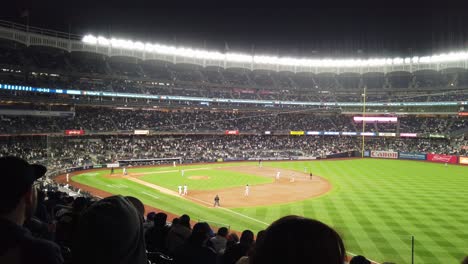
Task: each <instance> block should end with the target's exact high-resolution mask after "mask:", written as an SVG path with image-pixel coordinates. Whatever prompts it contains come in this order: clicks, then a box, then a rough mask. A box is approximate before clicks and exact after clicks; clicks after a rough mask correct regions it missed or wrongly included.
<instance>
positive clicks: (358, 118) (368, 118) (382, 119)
mask: <svg viewBox="0 0 468 264" xmlns="http://www.w3.org/2000/svg"><path fill="white" fill-rule="evenodd" d="M353 119H354V122H362V121H366V122H391V123H395V122H397V121H398V118H397V117H396V116H393V117H381V116H355V117H354V118H353Z"/></svg>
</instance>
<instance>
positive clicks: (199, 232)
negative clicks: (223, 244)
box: [188, 222, 211, 246]
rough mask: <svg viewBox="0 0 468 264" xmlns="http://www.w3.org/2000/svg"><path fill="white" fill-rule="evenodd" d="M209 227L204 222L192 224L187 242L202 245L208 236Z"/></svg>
mask: <svg viewBox="0 0 468 264" xmlns="http://www.w3.org/2000/svg"><path fill="white" fill-rule="evenodd" d="M210 232H211V228H210V226H209V225H208V223H206V222H200V223H196V224H195V225H194V226H193V230H192V234H191V235H190V237H189V238H188V243H190V244H192V245H198V246H201V245H203V243H204V242H206V240H207V239H208V238H210Z"/></svg>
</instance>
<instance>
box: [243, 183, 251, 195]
mask: <svg viewBox="0 0 468 264" xmlns="http://www.w3.org/2000/svg"><path fill="white" fill-rule="evenodd" d="M249 188H250V187H249V185H248V184H247V185H246V186H245V192H244V196H249Z"/></svg>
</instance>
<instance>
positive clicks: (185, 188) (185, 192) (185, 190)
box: [184, 184, 188, 195]
mask: <svg viewBox="0 0 468 264" xmlns="http://www.w3.org/2000/svg"><path fill="white" fill-rule="evenodd" d="M187 193H188V191H187V184H184V195H187Z"/></svg>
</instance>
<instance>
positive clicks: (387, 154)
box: [371, 151, 398, 159]
mask: <svg viewBox="0 0 468 264" xmlns="http://www.w3.org/2000/svg"><path fill="white" fill-rule="evenodd" d="M371 157H372V158H382V159H398V152H394V151H371Z"/></svg>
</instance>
